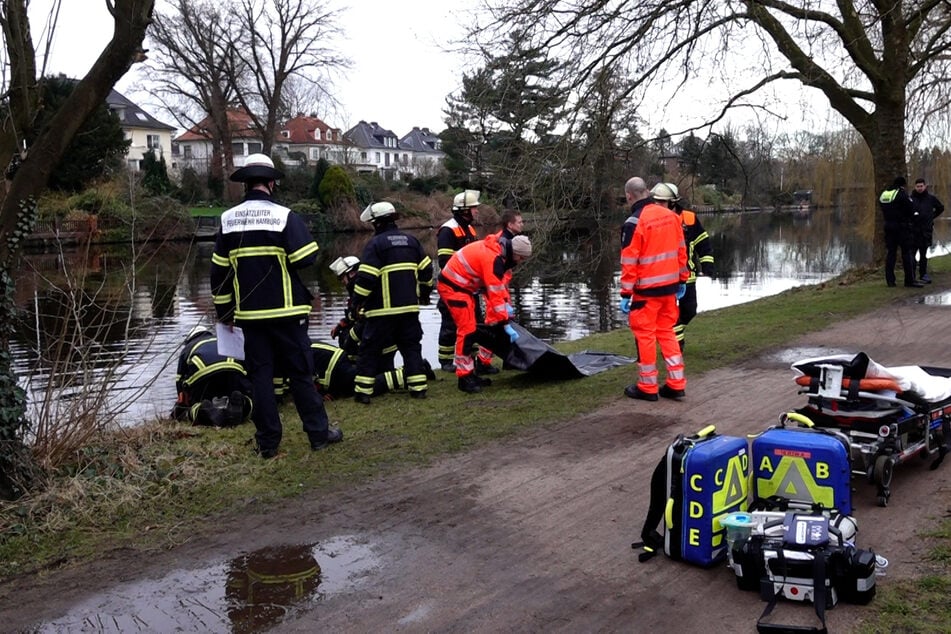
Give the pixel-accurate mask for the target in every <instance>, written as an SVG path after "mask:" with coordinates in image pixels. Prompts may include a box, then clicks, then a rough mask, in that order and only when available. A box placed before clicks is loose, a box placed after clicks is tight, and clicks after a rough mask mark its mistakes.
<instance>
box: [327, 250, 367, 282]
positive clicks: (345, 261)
mask: <svg viewBox="0 0 951 634" xmlns="http://www.w3.org/2000/svg"><path fill="white" fill-rule="evenodd" d="M358 266H360V258H358V257H355V256H352V255H347V256H344V257H340V258H337V259H336V260H334V261H333V262H331V263H330V270H331V271H333V272H334V275H336V276H337V277H340V276H341V275H343V274H344V273H349V272H350V271H352V270H353V269H355V268H356V267H358Z"/></svg>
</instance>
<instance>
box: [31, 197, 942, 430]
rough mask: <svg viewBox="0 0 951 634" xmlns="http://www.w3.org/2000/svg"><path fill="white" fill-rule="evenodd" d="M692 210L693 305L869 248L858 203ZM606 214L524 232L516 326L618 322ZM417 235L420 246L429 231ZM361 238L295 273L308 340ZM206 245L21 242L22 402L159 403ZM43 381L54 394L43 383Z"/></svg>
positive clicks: (323, 335)
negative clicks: (586, 226)
mask: <svg viewBox="0 0 951 634" xmlns="http://www.w3.org/2000/svg"><path fill="white" fill-rule="evenodd" d="M700 218H701V221H702V222H703V224H704V227H705V228H706V230H707V232H708V233H709V234H710V236H711V239H712V241H713V247H714V256H715V258H716V266H717V269H718V272H719V276H718V278H717V279H716V280H709V279H701V280H700V281H699V282H698V288H697V293H698V304H699V311H700V312H703V311H707V310H712V309H715V308H720V307H723V306H728V305H733V304H738V303H742V302H745V301H750V300H753V299H757V298H759V297H764V296H767V295H773V294H776V293H778V292H781V291H783V290H786V289H789V288H792V287H794V286H799V285H802V284H813V283H818V282H821V281H824V280H827V279H829V278H831V277H833V276H835V275H837V274H839V273H841V272H843V271H845V270H847V269H849V268H851V267H854V266H859V265H864V264H867V263H868V262H870V261H871V258H872V245H871V244H870V243H869V241H868V240H867V239H864V238H862V237H861V235H860V234H859V232H858V231H857V230H856V227H857V226H858V225H859V224H860V222H859V221H860V219H861V218H862V215H861V214H860V213H859V212H857V211H855V210H851V211H849V210H842V209H837V210H817V211H815V212H813V213H812V214H807V215H805V216H802V217H798V216H795V215H793V214H779V213H745V214H743V213H732V214H717V215H713V214H704V215H701V216H700ZM619 226H620V219H619V220H618V221H617V222H616V223H615V226H609V227H604V228H603V229H602V230H601V231H595V232H583V233H573V234H569V235H567V236H565V235H562V236H561V237H559V238H558V239H554V238H550V237H548V236H546V235H545V234H544V232H543V231H536V233H535V234H533V241H534V242H535V244H536V253H537V255H536V256H535V257H533V258H532V260H530V261H529V262H528V263H527V264H526V266H525V268H524V269H522V270H518V271H517V272H516V275H515V279H514V281H513V288H512V300H513V305H514V306H515V308H516V310H517V312H518V320H519V321H520V322H521V323H522V325H524V326H525V327H526V328H528V329H529V330H531V331H532V332H533V333H534V334H535V335H536V336H538V337H539V338H541V339H543V340H545V341H547V342H549V343H556V342H559V341H566V340H573V339H578V338H580V337H584V336H586V335H589V334H591V333H594V332H606V331H610V330H613V329H616V328H620V327H624V323H623V322H622V321H621V319H620V317H619V314H618V312H617V310H616V306H615V305H616V299H617V292H618V277H619V270H618V249H619V244H618V240H619V235H620V231H619ZM417 235H418V236H419V238H420V239H421V240H422V242H423V244H424V246H425V247H426V248H427V249H428V250H429V252H430V253H434V252H435V231H434V230H424V231H419V232H417ZM368 238H369V234H340V235H332V236H319V237H318V242H319V243H320V246H321V250H320V259H319V261H318V265H317V266H316V267H311V268H310V269H306V270H305V272H304V275H303V278H304V280H305V283H306V284H307V285H308V287H309V288H310V289H311V291H312V292H313V294H314V296H315V301H314V312H313V313H312V315H311V329H310V332H311V336H312V337H313V338H314V339H318V340H322V341H331V338H330V330H331V328H332V327H333V326H334V325H335V324H336V323H337V321H338V320H339V319H340V317H342V315H343V311H344V308H345V306H346V292H345V290H344V289H343V288H342V287H341V286H340V284H339V282H338V281H337V279H336V277H335V276H334V275H333V274H332V273H331V271H330V270H329V269H328V265H329V263H330V262H332V261H333V260H334V259H335V258H336V257H338V256H340V255H354V254H355V255H359V254H360V252H361V251H362V248H363V245H364V244H365V242H366V240H367V239H368ZM935 242H936V245H937V246H936V247H935V248H934V249H932V253H934V254H944V253H947V252H948V247H949V244H951V222H948V221H947V220H945V219H944V218H939V219H938V220H937V221H936V223H935ZM211 250H212V244H211V243H208V242H203V243H197V244H172V245H162V246H160V247H144V248H140V249H137V250H136V251H132V250H131V248H129V247H119V248H109V249H94V250H90V251H82V252H78V251H77V252H63V253H57V254H31V255H28V256H27V257H26V258H25V262H24V264H25V266H24V268H23V273H22V274H21V275H20V276H19V278H18V279H17V289H16V290H17V302H18V306H19V308H20V309H21V318H20V320H19V321H18V323H17V328H16V333H17V339H16V341H15V342H14V344H13V350H14V356H15V362H16V369H17V371H18V372H19V373H20V376H23V377H27V376H29V377H31V381H30V383H29V384H28V385H27V388H28V390H29V391H30V398H31V402H32V403H33V405H34V406H37V405H38V404H40V405H42V406H43V407H46V408H53V407H69V408H75V407H77V402H76V401H77V399H78V398H79V397H78V396H77V395H80V394H82V393H83V390H82V386H84V385H92V384H98V385H101V386H102V389H101V390H99V391H98V392H97V394H96V395H95V398H96V399H106V400H107V401H108V402H109V403H110V405H111V406H112V408H113V411H119V412H120V413H122V418H123V420H124V422H137V421H139V420H142V419H144V418H147V417H152V416H156V415H161V414H165V413H167V412H168V410H169V408H170V407H171V405H172V403H173V402H174V400H175V394H174V371H175V363H176V361H177V355H178V347H179V346H180V345H181V343H182V341H183V339H184V337H185V335H186V334H187V333H188V331H189V330H190V329H191V328H192V326H194V325H195V324H196V323H199V322H202V321H205V322H207V323H210V322H211V320H212V319H213V315H214V308H213V306H212V303H211V288H210V285H209V281H208V270H209V267H210V260H211ZM421 321H422V323H423V332H424V340H423V353H424V356H425V357H426V358H427V359H429V360H430V361H431V362H433V363H435V361H436V347H437V344H436V336H437V332H438V328H439V314H438V312H437V311H436V310H435V307H434V306H428V307H424V308H423V309H422V313H421ZM616 352H620V353H624V352H629V351H616ZM51 377H52V380H50V379H51ZM156 377H157V378H156ZM153 379H155V383H154V385H150V381H151V380H153ZM50 384H52V385H53V386H55V387H56V388H57V389H58V390H62V392H63V393H62V394H61V395H54V394H50V393H48V392H46V389H47V386H48V385H50Z"/></svg>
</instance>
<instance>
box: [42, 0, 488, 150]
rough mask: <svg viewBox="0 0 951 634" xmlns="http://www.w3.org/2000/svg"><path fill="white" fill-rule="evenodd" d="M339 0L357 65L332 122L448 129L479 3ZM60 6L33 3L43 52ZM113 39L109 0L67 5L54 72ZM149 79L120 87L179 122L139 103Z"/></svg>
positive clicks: (340, 89) (131, 78)
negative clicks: (463, 41)
mask: <svg viewBox="0 0 951 634" xmlns="http://www.w3.org/2000/svg"><path fill="white" fill-rule="evenodd" d="M333 1H334V2H335V4H332V5H330V6H334V7H340V8H341V9H342V10H343V19H342V27H343V29H344V31H345V32H346V39H345V40H343V41H342V42H341V43H340V48H341V52H342V53H343V54H344V55H346V56H347V57H349V58H351V60H352V61H353V66H352V68H351V69H350V70H349V71H348V72H346V73H344V74H342V75H341V76H340V77H339V78H338V79H337V80H336V87H337V98H338V100H339V101H340V102H341V103H342V106H343V109H342V111H340V112H338V113H333V114H327V115H326V119H327V123H328V124H330V125H332V126H335V127H340V128H342V129H344V130H347V129H349V128H350V127H352V126H353V125H354V124H356V123H357V122H358V121H359V120H361V119H362V120H365V121H376V122H378V123H379V124H380V125H381V126H383V127H385V128H389V129H391V130H393V131H394V132H395V133H396V134H398V135H400V136H402V135H404V134H406V133H407V132H408V131H409V130H410V129H411V128H412V127H413V126H420V127H428V128H431V129H434V130H435V131H440V130H442V129H443V127H444V123H443V115H442V110H443V107H444V105H445V98H446V95H448V94H449V93H451V92H455V91H457V90H458V89H459V87H460V85H461V80H462V61H461V59H460V58H459V57H457V56H456V55H454V54H452V53H449V52H446V51H447V49H449V48H450V47H451V44H450V43H451V42H452V41H453V40H458V39H459V38H460V35H461V27H460V24H461V23H462V21H463V20H464V19H465V16H464V15H463V14H462V13H463V12H464V9H465V8H466V7H468V6H471V5H472V4H473V2H472V0H442V1H438V0H397V1H393V0H390V1H387V0H350V5H349V8H347V5H346V4H345V0H333ZM53 4H54V3H53V0H32V1H31V3H30V16H31V19H32V28H33V41H34V45H36V46H38V47H40V46H42V45H43V42H44V41H45V35H46V32H47V29H46V27H45V20H46V16H47V15H48V14H49V10H50V9H49V8H50V7H51V6H52V5H53ZM161 4H162V3H161V1H160V2H159V6H161ZM111 37H112V17H111V16H110V15H109V12H108V10H107V9H106V2H105V0H65V1H64V2H62V7H61V10H60V16H59V22H58V26H57V29H56V36H55V38H54V40H53V45H52V49H51V51H50V59H49V64H48V67H47V72H49V73H65V74H66V75H69V76H73V77H82V76H83V75H85V74H86V72H87V71H88V70H89V68H90V67H91V66H92V64H93V62H95V60H96V57H97V56H98V54H99V53H100V52H101V51H102V49H103V47H105V45H106V44H107V43H108V42H109V40H110V39H111ZM40 53H42V51H40ZM141 81H142V77H141V76H139V75H138V74H137V73H136V69H135V68H133V69H132V70H131V71H130V72H129V73H127V74H126V76H125V77H123V78H122V79H121V80H120V81H119V83H118V84H117V85H116V89H117V90H118V91H119V92H122V93H123V94H126V96H128V97H129V98H131V99H132V100H133V101H136V102H139V103H140V105H143V107H145V108H146V109H147V110H149V112H151V113H152V114H153V115H155V116H156V117H157V118H159V119H160V120H162V121H164V122H165V123H168V124H170V125H175V121H174V120H173V119H172V117H170V116H169V115H168V114H164V115H163V113H162V112H161V111H158V110H156V109H155V108H151V107H148V104H147V103H144V102H143V101H144V98H138V95H137V94H136V93H135V89H134V87H135V86H136V85H137V84H139V83H141Z"/></svg>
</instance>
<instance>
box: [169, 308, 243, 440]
mask: <svg viewBox="0 0 951 634" xmlns="http://www.w3.org/2000/svg"><path fill="white" fill-rule="evenodd" d="M175 390H176V391H177V392H178V400H176V401H175V406H174V407H173V408H172V417H173V418H175V419H176V420H187V421H190V422H192V423H194V424H195V425H208V426H212V427H234V426H236V425H240V424H241V423H243V422H244V421H245V420H247V417H248V414H250V413H251V396H250V395H251V382H250V381H249V380H248V373H247V372H246V371H245V369H244V366H243V365H241V362H240V361H238V360H237V359H235V358H233V357H224V356H222V355H220V354H218V339H217V338H216V337H215V335H214V334H213V333H211V332H209V331H208V330H207V329H205V328H203V327H200V326H198V327H195V328H194V329H192V332H190V333H189V334H188V337H187V338H186V339H185V344H184V346H183V347H182V353H181V354H180V355H179V357H178V367H177V369H176V372H175Z"/></svg>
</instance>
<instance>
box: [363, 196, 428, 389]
mask: <svg viewBox="0 0 951 634" xmlns="http://www.w3.org/2000/svg"><path fill="white" fill-rule="evenodd" d="M398 216H399V214H397V212H396V208H395V207H394V206H393V204H392V203H389V202H376V203H370V204H369V205H367V207H366V209H364V210H363V213H362V214H360V219H361V220H363V221H364V222H371V223H373V228H374V232H375V235H374V236H373V237H372V238H371V239H370V241H369V242H367V244H366V246H365V247H364V249H363V255H362V256H361V257H360V268H359V269H358V271H357V277H356V280H355V281H354V286H353V310H354V313H355V314H362V315H363V317H364V324H365V325H364V326H363V333H362V335H361V337H360V350H359V352H358V354H357V376H356V378H355V379H354V381H355V385H354V395H353V399H354V400H355V401H356V402H358V403H363V404H369V403H370V397H371V396H372V395H373V388H374V383H375V382H376V375H377V374H378V373H379V372H380V369H381V368H382V366H383V364H384V362H385V359H384V353H385V349H386V347H387V346H390V345H392V344H396V347H397V349H398V350H399V351H400V354H401V355H402V357H403V368H404V375H405V379H406V387H407V389H408V390H409V394H410V396H411V397H413V398H426V389H427V383H426V368H425V366H424V364H423V350H422V338H423V329H422V326H420V323H419V306H420V305H421V304H422V305H427V304H429V296H430V294H431V293H432V290H433V262H432V259H430V257H429V256H428V255H426V252H425V251H424V250H423V246H422V244H420V242H419V240H417V239H416V238H415V237H414V236H412V235H410V234H408V233H404V232H403V231H400V229H399V227H397V226H396V220H397V217H398Z"/></svg>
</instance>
